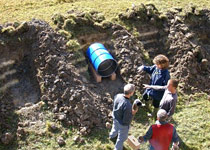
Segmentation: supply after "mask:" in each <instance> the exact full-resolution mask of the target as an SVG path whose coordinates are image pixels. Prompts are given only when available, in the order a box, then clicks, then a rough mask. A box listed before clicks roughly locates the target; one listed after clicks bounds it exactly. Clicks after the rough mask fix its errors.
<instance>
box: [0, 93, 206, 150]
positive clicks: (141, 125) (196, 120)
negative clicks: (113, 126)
mask: <svg viewBox="0 0 210 150" xmlns="http://www.w3.org/2000/svg"><path fill="white" fill-rule="evenodd" d="M48 115H49V113H48ZM49 116H50V115H49ZM209 118H210V101H208V100H207V95H205V94H197V95H194V96H192V97H190V96H180V97H179V101H178V105H177V109H176V113H175V114H174V116H173V124H174V125H175V127H176V129H177V132H178V134H179V136H180V138H181V144H180V145H181V150H209V149H210V142H209V141H210V124H209ZM48 119H49V120H47V121H46V130H45V132H43V133H40V130H41V129H40V130H29V131H28V132H29V135H28V136H27V137H26V138H25V139H24V140H19V141H17V143H16V145H15V146H16V147H18V149H19V150H29V149H30V150H32V149H36V150H37V149H39V150H53V149H57V150H66V149H71V150H78V149H79V150H87V149H88V150H113V148H114V144H113V143H112V142H111V141H109V140H108V134H109V130H108V129H95V130H94V131H93V132H92V133H91V134H90V135H89V136H87V137H84V139H85V142H84V143H83V144H77V143H74V141H73V138H74V137H75V136H76V135H77V131H78V130H77V128H74V127H69V128H64V127H63V126H62V125H61V124H59V123H57V126H58V127H59V130H58V132H55V133H52V132H50V131H48V130H47V124H48V123H49V122H51V121H52V118H50V117H49V118H48ZM153 123H154V120H152V119H149V118H148V117H147V115H146V112H145V111H144V110H143V109H140V110H139V112H138V113H137V115H136V116H135V118H134V121H133V122H132V125H131V128H130V133H129V134H132V135H134V136H135V137H138V136H141V135H144V134H145V132H146V130H147V129H148V127H149V126H150V125H151V124H153ZM42 131H43V128H42ZM59 136H62V137H63V138H64V139H65V141H66V145H65V146H64V147H59V146H58V144H57V142H56V139H57V137H59ZM125 147H126V148H127V150H131V149H130V148H129V147H128V145H127V144H125ZM147 147H148V142H147V143H143V144H141V150H146V149H147ZM1 148H2V147H1V145H0V149H1ZM10 148H11V149H12V147H9V148H8V149H10ZM2 150H3V149H2Z"/></svg>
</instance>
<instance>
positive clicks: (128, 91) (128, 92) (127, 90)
mask: <svg viewBox="0 0 210 150" xmlns="http://www.w3.org/2000/svg"><path fill="white" fill-rule="evenodd" d="M134 92H135V85H134V84H126V85H125V86H124V94H125V96H126V97H128V98H129V97H131V96H132V95H133V94H134Z"/></svg>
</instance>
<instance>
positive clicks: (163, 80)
mask: <svg viewBox="0 0 210 150" xmlns="http://www.w3.org/2000/svg"><path fill="white" fill-rule="evenodd" d="M144 71H146V72H147V73H149V74H151V80H150V85H159V86H165V85H167V83H168V80H169V79H170V74H169V71H168V69H158V68H157V67H156V65H153V66H144ZM146 93H147V94H148V95H149V96H150V97H152V98H153V99H154V100H161V99H162V97H163V94H164V90H154V89H146Z"/></svg>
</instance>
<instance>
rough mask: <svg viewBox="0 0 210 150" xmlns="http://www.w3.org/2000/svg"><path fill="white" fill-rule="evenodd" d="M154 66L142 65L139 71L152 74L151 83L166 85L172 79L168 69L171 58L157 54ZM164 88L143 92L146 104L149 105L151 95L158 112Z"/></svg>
mask: <svg viewBox="0 0 210 150" xmlns="http://www.w3.org/2000/svg"><path fill="white" fill-rule="evenodd" d="M153 63H154V65H153V66H144V65H142V66H140V67H139V68H138V71H142V70H143V71H146V72H147V73H149V74H150V75H151V80H150V85H159V86H166V85H167V83H168V80H169V79H170V73H169V71H168V67H169V60H168V58H167V57H166V56H165V55H162V54H160V55H157V56H156V57H155V58H154V60H153ZM163 94H164V90H155V89H146V90H145V92H144V93H143V100H145V102H146V106H148V105H149V103H148V101H149V97H150V98H151V99H152V100H153V106H154V112H153V114H156V112H157V110H158V108H159V105H160V101H161V99H162V97H163Z"/></svg>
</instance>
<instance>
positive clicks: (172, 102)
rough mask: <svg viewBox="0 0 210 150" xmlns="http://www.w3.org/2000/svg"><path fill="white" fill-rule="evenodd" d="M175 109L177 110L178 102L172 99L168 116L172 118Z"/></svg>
mask: <svg viewBox="0 0 210 150" xmlns="http://www.w3.org/2000/svg"><path fill="white" fill-rule="evenodd" d="M175 108H176V100H175V99H172V100H171V102H170V109H169V111H168V113H167V115H168V116H172V115H173V114H174V111H175Z"/></svg>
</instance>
